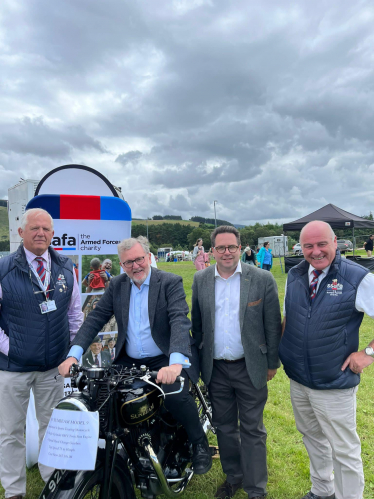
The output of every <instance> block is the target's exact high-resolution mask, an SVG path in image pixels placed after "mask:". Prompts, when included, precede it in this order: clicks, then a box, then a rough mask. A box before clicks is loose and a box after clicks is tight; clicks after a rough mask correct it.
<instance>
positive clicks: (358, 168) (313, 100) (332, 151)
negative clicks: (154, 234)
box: [0, 0, 374, 223]
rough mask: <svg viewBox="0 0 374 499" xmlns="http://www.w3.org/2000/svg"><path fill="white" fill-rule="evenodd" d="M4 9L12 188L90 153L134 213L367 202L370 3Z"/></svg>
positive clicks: (2, 128)
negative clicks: (120, 188)
mask: <svg viewBox="0 0 374 499" xmlns="http://www.w3.org/2000/svg"><path fill="white" fill-rule="evenodd" d="M0 14H1V15H0V19H1V21H0V22H1V23H2V25H1V26H0V27H1V31H2V46H1V53H0V64H1V72H0V90H1V92H0V107H1V109H2V115H1V117H0V149H1V151H0V168H1V169H2V170H0V171H1V172H6V173H3V175H2V178H3V179H4V180H5V182H7V183H9V182H13V181H14V180H13V179H15V181H17V180H18V176H23V177H24V178H25V176H27V175H29V176H32V177H34V176H35V175H38V177H39V178H41V176H43V175H44V174H45V173H47V172H48V171H49V170H50V169H52V168H54V167H55V166H59V165H61V164H64V163H83V164H87V165H89V166H92V167H93V168H97V169H98V170H99V171H101V172H102V173H103V174H105V175H106V176H107V177H108V178H109V180H111V181H112V182H113V183H114V184H115V185H121V186H122V188H123V191H124V193H125V198H126V199H128V200H129V202H130V204H131V207H132V210H133V214H134V216H152V215H154V214H157V213H162V214H165V213H166V212H168V213H173V214H174V213H175V214H181V213H180V211H183V216H185V217H186V218H189V217H190V216H193V215H198V214H200V215H202V216H208V217H211V216H212V213H213V208H212V202H213V200H214V199H217V200H218V201H219V204H218V205H217V208H218V212H217V216H218V213H219V217H220V218H225V219H228V220H231V221H234V222H238V223H248V222H250V221H252V222H254V221H257V220H258V221H262V222H266V221H267V220H269V219H270V220H285V219H293V218H297V217H299V216H303V215H305V214H306V213H308V212H311V211H313V210H315V209H317V208H319V207H320V206H322V205H323V204H326V203H328V202H333V203H335V204H337V205H338V206H341V207H342V208H344V209H347V210H348V211H352V212H354V213H357V214H365V213H368V212H369V211H370V209H371V199H372V195H373V193H372V190H371V187H370V186H371V184H372V181H371V178H372V174H373V173H374V171H373V170H374V160H373V153H372V151H373V150H374V149H373V145H374V144H373V134H372V123H373V118H374V76H373V64H372V44H373V35H372V21H373V18H374V8H373V6H372V4H371V3H370V2H369V1H366V0H363V1H361V2H359V3H352V2H350V1H348V0H341V1H337V0H332V1H330V2H326V1H324V0H316V1H315V2H312V3H311V2H298V3H295V2H293V3H292V2H286V1H282V2H279V1H275V0H269V2H262V3H253V2H246V1H245V0H238V1H237V2H234V3H233V2H226V1H225V0H209V1H208V0H207V1H204V0H201V1H198V2H187V1H179V2H169V1H167V0H160V1H158V2H148V3H147V4H145V3H144V2H123V1H122V0H110V1H109V2H106V3H105V2H104V3H103V2H101V1H100V0H82V1H80V2H76V1H74V0H67V1H66V2H65V3H64V9H63V11H61V9H56V6H55V4H54V3H53V2H50V1H48V0H41V1H40V2H39V8H38V9H35V8H33V7H32V6H31V4H30V2H27V1H26V0H18V3H17V8H16V9H15V8H10V4H5V5H1V7H0ZM36 116H37V117H39V118H35V117H36ZM8 172H14V174H13V175H12V174H10V173H8ZM139 172H141V175H139ZM2 184H3V182H2ZM4 193H6V190H3V191H1V190H0V196H1V195H5V194H4Z"/></svg>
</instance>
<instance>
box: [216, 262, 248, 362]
mask: <svg viewBox="0 0 374 499" xmlns="http://www.w3.org/2000/svg"><path fill="white" fill-rule="evenodd" d="M241 273H242V266H241V263H240V261H239V263H238V266H237V267H236V270H235V272H234V273H233V275H231V276H230V277H228V278H227V279H224V278H223V277H221V276H220V275H219V273H218V270H217V265H216V266H215V269H214V276H215V326H214V351H213V357H214V359H217V360H219V359H226V360H237V359H241V358H243V357H244V349H243V344H242V337H241V332H240V321H239V309H240V274H241Z"/></svg>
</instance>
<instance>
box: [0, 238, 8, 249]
mask: <svg viewBox="0 0 374 499" xmlns="http://www.w3.org/2000/svg"><path fill="white" fill-rule="evenodd" d="M0 251H10V242H9V241H8V240H5V241H0Z"/></svg>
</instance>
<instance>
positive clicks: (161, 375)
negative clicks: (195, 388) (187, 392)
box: [156, 364, 182, 385]
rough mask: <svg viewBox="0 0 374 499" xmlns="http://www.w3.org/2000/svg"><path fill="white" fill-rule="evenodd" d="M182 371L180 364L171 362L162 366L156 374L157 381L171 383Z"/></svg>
mask: <svg viewBox="0 0 374 499" xmlns="http://www.w3.org/2000/svg"><path fill="white" fill-rule="evenodd" d="M181 372H182V364H172V365H171V366H167V367H162V368H161V369H160V370H159V371H158V374H157V379H156V382H157V383H165V385H172V384H173V383H175V380H176V379H177V376H179V375H180V373H181Z"/></svg>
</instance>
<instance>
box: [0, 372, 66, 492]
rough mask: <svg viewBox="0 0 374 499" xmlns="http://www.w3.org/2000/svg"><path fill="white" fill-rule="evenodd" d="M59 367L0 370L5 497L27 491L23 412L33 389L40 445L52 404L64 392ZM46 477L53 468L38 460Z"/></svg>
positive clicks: (0, 439) (0, 460)
mask: <svg viewBox="0 0 374 499" xmlns="http://www.w3.org/2000/svg"><path fill="white" fill-rule="evenodd" d="M57 374H58V369H57V368H55V369H51V370H50V371H46V372H38V371H34V372H30V373H16V372H8V371H0V479H1V484H2V486H3V487H4V489H5V497H6V498H7V497H11V496H14V495H22V496H24V495H25V494H26V446H25V436H24V431H25V423H26V413H27V407H28V404H29V398H30V389H32V391H33V393H34V398H35V410H36V417H37V419H38V423H39V446H40V445H41V443H42V441H43V437H44V433H45V431H46V429H47V426H48V422H49V419H50V417H51V414H52V409H53V407H55V406H56V404H57V402H58V401H59V400H61V399H62V397H63V396H64V380H63V378H61V376H59V377H58V378H57V381H56V380H55V379H54V376H56V375H57ZM39 470H40V474H41V476H42V478H43V480H44V481H47V480H48V479H49V477H50V475H51V474H52V472H53V468H50V467H49V466H44V465H42V464H39Z"/></svg>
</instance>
